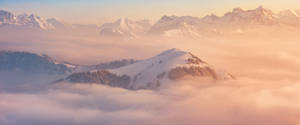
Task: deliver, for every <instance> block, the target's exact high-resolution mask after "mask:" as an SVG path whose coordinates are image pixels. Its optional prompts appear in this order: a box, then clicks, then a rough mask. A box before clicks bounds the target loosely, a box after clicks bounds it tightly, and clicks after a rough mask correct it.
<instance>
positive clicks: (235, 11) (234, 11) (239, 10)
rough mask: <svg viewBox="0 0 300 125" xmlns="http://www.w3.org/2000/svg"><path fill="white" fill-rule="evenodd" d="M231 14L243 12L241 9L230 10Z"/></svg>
mask: <svg viewBox="0 0 300 125" xmlns="http://www.w3.org/2000/svg"><path fill="white" fill-rule="evenodd" d="M232 12H233V13H240V12H244V10H243V9H242V8H239V7H238V8H233V10H232Z"/></svg>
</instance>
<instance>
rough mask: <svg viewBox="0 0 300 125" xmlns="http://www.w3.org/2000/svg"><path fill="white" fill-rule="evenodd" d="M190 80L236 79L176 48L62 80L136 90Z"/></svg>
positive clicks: (75, 74) (80, 73)
mask: <svg viewBox="0 0 300 125" xmlns="http://www.w3.org/2000/svg"><path fill="white" fill-rule="evenodd" d="M190 77H200V78H205V79H211V80H224V79H232V78H233V77H232V76H231V75H230V74H229V73H226V72H223V71H217V70H215V69H214V68H213V67H212V66H210V65H209V64H207V63H206V62H204V61H202V60H201V59H200V58H198V57H196V56H195V55H193V54H192V53H190V52H186V51H183V50H180V49H176V48H174V49H169V50H166V51H164V52H162V53H160V54H158V55H156V56H154V57H151V58H148V59H145V60H140V61H138V62H136V63H132V64H129V65H127V66H124V67H120V68H116V69H107V70H91V71H88V72H79V73H74V74H72V75H70V76H68V77H67V78H65V79H63V80H59V81H64V80H66V81H69V82H75V83H99V84H105V85H109V86H113V87H121V88H126V89H132V90H137V89H156V88H159V87H161V86H165V85H167V83H168V81H173V80H180V79H183V78H190ZM59 81H58V82H59Z"/></svg>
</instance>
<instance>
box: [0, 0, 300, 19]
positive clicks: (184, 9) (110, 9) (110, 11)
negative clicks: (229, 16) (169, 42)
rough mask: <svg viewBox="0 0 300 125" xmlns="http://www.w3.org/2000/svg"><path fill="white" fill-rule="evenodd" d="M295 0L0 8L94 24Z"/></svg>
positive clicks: (86, 0) (53, 0)
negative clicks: (120, 19) (125, 18)
mask: <svg viewBox="0 0 300 125" xmlns="http://www.w3.org/2000/svg"><path fill="white" fill-rule="evenodd" d="M299 4H300V1H299V0H0V9H5V10H9V11H12V12H14V13H17V14H19V13H24V12H27V13H35V14H38V15H40V16H44V17H57V18H59V19H61V20H64V21H68V22H72V23H97V24H101V23H103V22H104V21H111V20H115V19H117V18H119V17H129V18H132V19H158V18H160V17H161V16H162V15H193V16H204V15H206V14H210V13H216V14H217V15H222V14H223V13H224V12H226V11H230V10H231V9H232V8H234V7H242V8H245V9H250V8H256V7H258V6H259V5H263V6H264V7H266V8H270V9H273V10H275V11H278V10H282V9H300V7H297V5H299Z"/></svg>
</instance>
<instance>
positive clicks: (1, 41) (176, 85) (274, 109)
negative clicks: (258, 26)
mask: <svg viewBox="0 0 300 125" xmlns="http://www.w3.org/2000/svg"><path fill="white" fill-rule="evenodd" d="M278 32H279V31H278ZM54 36H56V35H55V34H52V35H49V36H48V35H46V36H37V35H36V36H34V35H28V36H26V35H23V36H20V35H16V36H14V37H9V36H1V37H0V49H1V50H24V51H30V52H35V53H45V54H48V55H50V56H51V57H54V58H55V59H57V60H63V61H68V62H73V63H77V64H84V65H88V64H97V63H99V62H105V61H109V60H115V59H121V58H135V59H146V58H149V57H151V56H154V55H156V54H158V53H160V52H162V51H164V50H166V49H170V48H180V49H183V50H186V51H190V52H192V53H193V54H194V55H197V56H198V57H200V58H201V59H203V60H205V61H207V62H208V63H209V64H211V65H213V66H214V67H217V68H219V69H224V70H226V71H228V72H230V73H232V74H233V75H234V76H236V78H237V79H236V80H229V81H220V82H212V83H211V82H199V80H183V81H178V82H172V83H168V84H169V86H170V87H169V88H165V89H162V90H159V91H150V90H140V91H129V90H124V89H119V88H111V87H107V86H102V85H80V84H77V85H75V84H72V85H71V84H68V83H66V84H63V85H60V86H52V87H51V88H49V89H46V90H43V91H37V92H28V93H22V92H21V93H18V92H2V93H1V92H0V124H1V125H74V124H75V125H99V124H101V125H121V124H122V125H135V124H136V125H154V124H156V125H184V124H187V125H199V124H204V125H220V124H222V125H299V124H300V120H299V117H300V105H299V104H300V91H299V90H300V66H299V65H300V55H299V53H300V49H299V48H298V47H299V46H300V42H299V40H300V38H299V36H297V35H291V34H289V33H286V32H284V31H283V32H279V33H277V34H264V35H257V36H251V35H249V36H228V37H226V36H218V37H217V36H215V37H213V36H211V37H202V38H198V39H185V38H137V39H122V40H121V39H108V38H105V39H104V38H101V37H98V36H96V35H95V36H88V37H87V36H86V37H85V36H78V35H77V36H75V35H70V34H66V35H65V36H64V35H60V37H54ZM11 38H13V39H11ZM0 85H1V83H0ZM0 90H1V89H0Z"/></svg>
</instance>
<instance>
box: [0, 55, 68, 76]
mask: <svg viewBox="0 0 300 125" xmlns="http://www.w3.org/2000/svg"><path fill="white" fill-rule="evenodd" d="M72 70H73V69H72V68H71V67H70V66H68V65H65V64H62V63H57V62H55V61H54V60H53V59H51V58H50V57H49V56H47V55H37V54H33V53H28V52H13V51H0V71H20V72H24V73H27V74H49V75H59V74H68V73H71V72H72Z"/></svg>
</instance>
